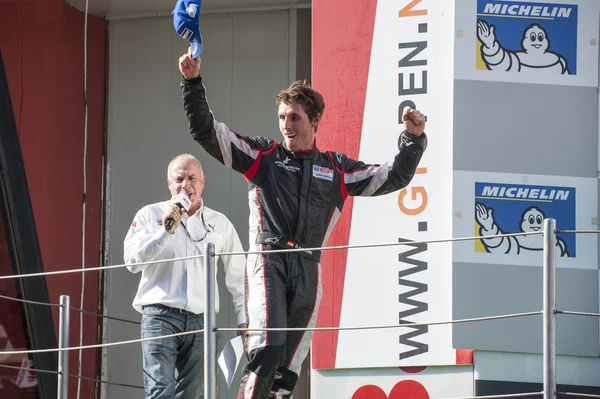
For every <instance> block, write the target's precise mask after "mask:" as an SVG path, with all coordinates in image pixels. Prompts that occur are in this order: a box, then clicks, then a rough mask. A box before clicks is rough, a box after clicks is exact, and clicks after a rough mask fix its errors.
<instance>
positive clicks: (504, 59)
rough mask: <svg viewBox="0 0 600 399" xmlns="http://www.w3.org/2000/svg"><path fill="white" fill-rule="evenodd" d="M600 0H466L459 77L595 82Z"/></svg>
mask: <svg viewBox="0 0 600 399" xmlns="http://www.w3.org/2000/svg"><path fill="white" fill-rule="evenodd" d="M599 17H600V2H598V1H595V0H579V1H557V2H551V1H545V2H544V1H507V0H495V1H494V0H464V1H461V2H460V4H459V5H457V10H456V32H457V37H456V58H455V60H456V61H455V62H456V78H457V79H474V80H488V81H506V82H523V83H542V84H553V85H574V86H596V85H597V81H598V73H597V65H598V44H597V41H598V18H599Z"/></svg>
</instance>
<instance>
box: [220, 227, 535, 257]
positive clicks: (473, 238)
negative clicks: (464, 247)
mask: <svg viewBox="0 0 600 399" xmlns="http://www.w3.org/2000/svg"><path fill="white" fill-rule="evenodd" d="M543 234H544V233H543V232H542V231H532V232H527V233H508V234H496V235H490V236H485V237H482V236H471V237H458V238H442V239H437V240H423V241H401V242H388V243H381V244H354V245H337V246H332V247H315V248H298V249H273V250H268V251H248V252H218V253H215V254H214V255H215V256H225V255H229V256H231V255H251V254H252V255H255V254H265V253H269V254H273V253H283V252H307V251H332V250H338V249H356V248H382V247H397V246H402V245H423V244H439V243H445V242H455V241H456V242H458V241H474V240H480V239H482V238H499V237H518V236H536V235H543Z"/></svg>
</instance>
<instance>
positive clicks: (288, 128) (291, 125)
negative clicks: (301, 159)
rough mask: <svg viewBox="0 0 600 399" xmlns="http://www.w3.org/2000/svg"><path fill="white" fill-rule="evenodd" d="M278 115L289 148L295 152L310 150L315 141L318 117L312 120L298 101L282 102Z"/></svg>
mask: <svg viewBox="0 0 600 399" xmlns="http://www.w3.org/2000/svg"><path fill="white" fill-rule="evenodd" d="M277 116H278V117H279V130H280V131H281V134H282V135H283V140H284V141H285V146H286V147H287V149H288V150H290V151H294V152H295V151H302V150H308V149H310V148H311V147H312V145H313V143H314V141H315V127H316V125H317V122H318V117H317V119H316V120H314V121H312V122H311V121H310V120H309V119H308V115H307V114H306V112H304V109H303V108H302V105H300V104H298V103H296V102H291V103H284V102H281V103H280V104H279V108H278V110H277Z"/></svg>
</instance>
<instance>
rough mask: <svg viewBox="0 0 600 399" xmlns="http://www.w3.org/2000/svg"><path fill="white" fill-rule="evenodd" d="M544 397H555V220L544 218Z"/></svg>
mask: <svg viewBox="0 0 600 399" xmlns="http://www.w3.org/2000/svg"><path fill="white" fill-rule="evenodd" d="M543 324H544V327H543V330H544V342H543V350H544V356H543V358H544V359H543V360H544V399H556V220H554V219H545V220H544V311H543Z"/></svg>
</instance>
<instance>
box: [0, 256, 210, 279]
mask: <svg viewBox="0 0 600 399" xmlns="http://www.w3.org/2000/svg"><path fill="white" fill-rule="evenodd" d="M202 257H204V255H192V256H182V257H180V258H170V259H161V260H153V261H150V262H143V263H122V264H120V265H111V266H98V267H86V268H82V269H67V270H56V271H53V272H40V273H28V274H15V275H12V276H0V280H8V279H11V278H24V277H40V276H55V275H57V274H69V273H77V272H93V271H98V270H107V269H118V268H122V267H127V266H143V265H156V264H160V263H165V262H176V261H180V260H188V259H196V258H202Z"/></svg>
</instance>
